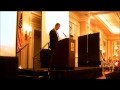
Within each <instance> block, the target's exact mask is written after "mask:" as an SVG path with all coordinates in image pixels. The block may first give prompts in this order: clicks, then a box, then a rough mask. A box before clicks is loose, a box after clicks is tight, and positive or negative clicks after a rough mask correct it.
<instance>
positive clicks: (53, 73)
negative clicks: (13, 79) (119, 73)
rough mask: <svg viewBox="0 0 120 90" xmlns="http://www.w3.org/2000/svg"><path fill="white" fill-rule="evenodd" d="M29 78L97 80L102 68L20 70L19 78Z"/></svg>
mask: <svg viewBox="0 0 120 90" xmlns="http://www.w3.org/2000/svg"><path fill="white" fill-rule="evenodd" d="M48 72H49V73H48ZM25 73H26V75H27V74H28V73H29V74H28V75H29V76H30V75H31V76H32V75H33V73H34V76H35V77H36V76H38V77H40V76H41V77H42V76H43V77H44V79H51V80H58V79H60V80H62V79H64V80H78V79H96V78H98V77H101V76H102V68H100V67H77V68H74V70H50V71H49V70H48V68H40V69H37V70H35V71H34V72H33V70H32V69H31V70H30V69H29V70H24V69H21V70H19V77H20V75H24V74H25ZM42 80H43V78H42Z"/></svg>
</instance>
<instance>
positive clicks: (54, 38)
mask: <svg viewBox="0 0 120 90" xmlns="http://www.w3.org/2000/svg"><path fill="white" fill-rule="evenodd" d="M59 28H60V24H59V23H56V24H55V27H54V28H53V29H52V30H51V31H50V32H49V38H50V46H49V48H50V49H51V60H50V64H49V65H50V66H49V67H50V69H54V52H55V44H56V43H57V42H58V38H59V36H58V33H57V30H58V29H59Z"/></svg>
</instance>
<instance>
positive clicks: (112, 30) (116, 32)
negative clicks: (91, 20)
mask: <svg viewBox="0 0 120 90" xmlns="http://www.w3.org/2000/svg"><path fill="white" fill-rule="evenodd" d="M97 16H98V17H99V18H100V19H101V20H102V21H103V22H104V23H105V24H106V25H107V27H108V28H109V30H110V31H111V32H112V33H114V34H119V33H120V30H119V28H117V27H112V26H111V25H110V23H109V22H108V21H107V20H106V19H105V17H104V16H103V15H97Z"/></svg>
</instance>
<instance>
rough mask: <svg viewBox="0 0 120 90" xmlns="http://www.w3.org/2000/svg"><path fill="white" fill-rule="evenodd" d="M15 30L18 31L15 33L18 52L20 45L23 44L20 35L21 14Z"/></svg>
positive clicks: (21, 34)
mask: <svg viewBox="0 0 120 90" xmlns="http://www.w3.org/2000/svg"><path fill="white" fill-rule="evenodd" d="M17 30H18V31H17V51H18V50H19V49H20V48H21V47H22V44H23V40H22V36H23V33H22V13H21V15H20V19H19V22H18V29H17Z"/></svg>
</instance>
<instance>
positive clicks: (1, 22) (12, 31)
mask: <svg viewBox="0 0 120 90" xmlns="http://www.w3.org/2000/svg"><path fill="white" fill-rule="evenodd" d="M16 26H17V11H0V56H11V57H12V56H16Z"/></svg>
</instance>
